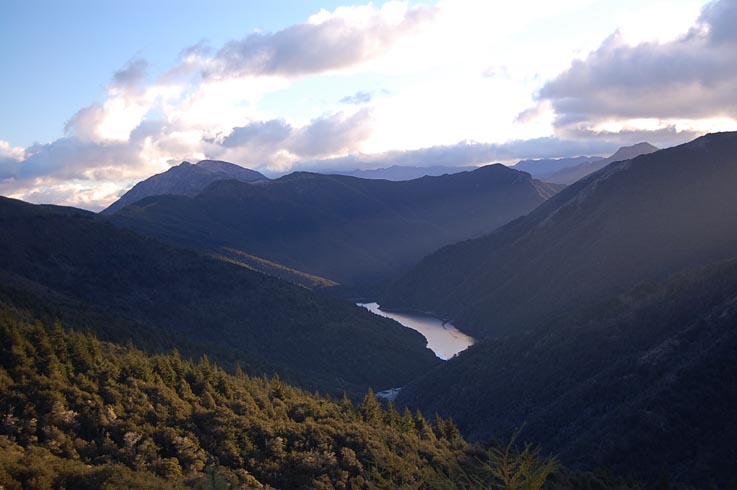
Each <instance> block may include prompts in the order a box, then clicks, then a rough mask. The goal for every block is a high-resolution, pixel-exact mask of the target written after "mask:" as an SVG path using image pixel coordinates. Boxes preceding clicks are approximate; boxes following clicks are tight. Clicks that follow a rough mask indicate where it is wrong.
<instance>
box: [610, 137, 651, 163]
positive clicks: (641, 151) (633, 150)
mask: <svg viewBox="0 0 737 490" xmlns="http://www.w3.org/2000/svg"><path fill="white" fill-rule="evenodd" d="M659 149H660V148H658V147H657V146H654V145H651V144H650V143H648V142H645V141H643V142H641V143H637V144H634V145H630V146H623V147H621V148H620V149H618V150H617V151H615V152H614V154H613V155H611V156H609V157H608V158H605V159H604V160H605V161H609V163H611V162H618V161H621V160H630V159H632V158H635V157H638V156H640V155H647V154H648V153H653V152H655V151H658V150H659Z"/></svg>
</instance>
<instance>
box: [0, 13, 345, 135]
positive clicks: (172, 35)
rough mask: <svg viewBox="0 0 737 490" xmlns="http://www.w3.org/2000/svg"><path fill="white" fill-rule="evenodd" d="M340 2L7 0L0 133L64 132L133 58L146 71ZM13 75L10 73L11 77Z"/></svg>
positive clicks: (0, 56) (0, 42)
mask: <svg viewBox="0 0 737 490" xmlns="http://www.w3.org/2000/svg"><path fill="white" fill-rule="evenodd" d="M340 4H341V2H340V1H319V2H318V1H289V0H269V1H255V0H229V1H223V0H213V1H207V2H205V1H202V0H165V1H164V0H156V1H150V0H149V1H145V0H135V1H113V0H99V1H98V0H71V1H70V0H63V1H58V0H43V1H39V0H22V1H14V0H5V1H3V2H2V3H1V4H0V60H2V66H3V72H5V73H6V76H5V77H3V80H2V82H0V83H1V84H2V88H3V90H2V91H1V92H0V107H2V108H3V117H2V119H0V139H5V140H8V141H12V142H13V144H15V145H19V146H30V145H31V144H32V143H33V142H41V143H47V142H50V141H53V140H54V139H56V138H58V137H59V136H61V134H62V132H63V129H64V123H65V122H66V120H68V119H69V118H70V117H71V116H72V115H73V114H74V113H75V112H77V111H78V110H79V109H80V108H81V107H84V106H86V105H88V104H90V103H91V102H92V101H94V100H96V99H101V98H103V97H104V95H105V91H106V89H107V84H108V82H109V80H110V76H111V74H112V73H113V72H114V71H116V70H118V69H120V68H121V67H122V66H124V65H125V64H126V63H127V62H129V61H130V60H132V59H136V58H144V59H146V60H147V61H148V62H149V64H150V65H151V71H152V72H160V71H164V70H166V69H167V68H168V67H170V66H171V65H172V64H173V63H174V62H175V60H176V59H177V57H178V56H179V54H180V53H181V52H182V51H183V50H184V49H186V48H188V47H189V46H192V45H194V44H197V43H200V42H206V43H209V44H211V45H213V46H220V45H222V44H224V43H225V42H227V41H228V40H231V39H237V38H240V37H243V35H244V34H246V33H248V32H251V31H254V30H263V31H275V30H278V29H280V28H283V27H284V26H287V25H290V24H296V23H299V22H303V21H304V20H305V19H307V18H308V17H309V16H310V15H312V14H314V13H315V12H317V11H319V10H320V9H322V8H325V9H330V10H331V9H333V8H335V7H337V6H339V5H340ZM11 73H12V76H7V74H11Z"/></svg>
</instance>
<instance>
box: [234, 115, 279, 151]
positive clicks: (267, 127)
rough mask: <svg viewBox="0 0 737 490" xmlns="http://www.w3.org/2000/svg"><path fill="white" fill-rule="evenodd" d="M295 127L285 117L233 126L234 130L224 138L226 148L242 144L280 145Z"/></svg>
mask: <svg viewBox="0 0 737 490" xmlns="http://www.w3.org/2000/svg"><path fill="white" fill-rule="evenodd" d="M292 132H293V128H292V127H291V126H290V125H289V124H287V122H286V121H284V120H283V119H272V120H271V121H259V122H254V123H251V124H249V125H248V126H242V127H237V128H233V131H232V132H231V133H230V135H228V137H226V138H225V139H224V140H223V146H225V147H226V148H234V147H242V146H273V145H280V144H282V143H283V142H284V141H286V140H287V139H288V138H289V137H290V136H291V134H292Z"/></svg>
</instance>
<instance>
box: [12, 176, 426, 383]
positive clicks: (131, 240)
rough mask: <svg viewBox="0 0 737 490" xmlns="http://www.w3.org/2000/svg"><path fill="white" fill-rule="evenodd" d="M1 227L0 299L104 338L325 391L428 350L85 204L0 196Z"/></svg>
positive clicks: (393, 371) (393, 377) (397, 373)
mask: <svg viewBox="0 0 737 490" xmlns="http://www.w3.org/2000/svg"><path fill="white" fill-rule="evenodd" d="M231 182H233V183H237V182H236V181H231ZM241 185H248V184H241ZM0 229H2V230H3V238H2V240H0V299H3V298H4V299H5V300H6V301H10V302H11V303H12V304H14V305H20V306H24V307H27V308H31V309H32V310H33V311H38V312H40V313H42V314H44V315H48V316H54V317H60V318H61V319H62V320H71V321H75V322H79V323H81V324H83V325H86V326H88V328H91V329H92V330H93V332H95V333H97V334H98V335H100V336H102V337H103V338H104V339H107V340H113V341H116V342H126V341H132V342H134V343H135V344H136V345H138V346H140V347H142V348H146V349H148V350H152V351H160V350H168V349H172V348H178V349H180V351H182V352H183V353H185V354H188V355H192V356H197V357H198V356H200V355H202V354H207V355H208V356H210V357H211V358H212V359H215V360H217V361H218V362H219V363H220V364H221V365H225V366H229V367H231V368H233V367H234V366H235V365H236V363H240V365H241V367H243V368H244V369H247V370H249V371H250V372H254V373H257V374H261V373H263V372H265V371H270V372H280V373H282V374H283V375H284V376H285V377H286V378H287V379H290V380H292V381H295V382H298V383H300V384H301V385H303V386H305V387H310V388H319V389H320V390H324V391H328V392H330V393H336V392H337V393H340V392H342V391H343V390H346V391H348V392H350V393H356V392H361V391H365V389H366V388H367V387H368V386H374V387H376V388H377V389H385V388H389V387H394V386H400V385H402V384H404V383H406V382H407V381H409V380H410V379H412V378H413V377H415V376H417V375H418V374H419V373H421V372H423V371H425V370H426V369H428V368H430V367H432V366H434V365H435V364H437V363H438V362H439V361H438V359H437V358H436V357H435V356H434V355H433V354H432V352H431V351H430V350H428V349H426V348H425V339H424V338H423V337H422V336H421V335H420V334H418V333H416V332H414V331H412V330H409V329H407V328H404V327H402V326H400V325H399V324H398V323H396V322H394V321H391V320H387V319H385V318H381V317H378V316H376V315H373V314H371V313H369V312H367V311H366V310H364V309H363V308H360V307H357V306H354V305H352V304H349V303H347V302H344V301H339V300H334V299H330V298H327V297H321V296H318V295H316V294H315V293H313V292H311V291H309V290H307V289H305V288H303V287H299V286H295V285H292V284H290V283H287V282H285V281H282V280H279V279H275V278H272V277H269V276H265V275H263V274H260V273H256V272H253V271H250V270H247V269H245V268H243V267H240V266H237V265H233V264H229V263H226V262H223V261H220V260H215V259H211V258H206V257H203V256H200V255H197V254H196V253H194V252H190V251H184V250H179V249H176V248H173V247H171V246H169V245H164V244H162V243H159V242H157V241H155V240H153V239H151V238H146V237H143V236H140V235H137V234H135V233H133V232H131V231H128V230H123V229H118V228H116V227H114V226H113V225H111V224H110V223H109V222H107V221H106V220H105V219H104V217H100V216H98V215H94V214H91V213H88V212H85V211H80V210H76V209H74V208H61V207H54V206H34V205H31V204H27V203H24V202H22V201H16V200H12V199H7V198H1V199H0Z"/></svg>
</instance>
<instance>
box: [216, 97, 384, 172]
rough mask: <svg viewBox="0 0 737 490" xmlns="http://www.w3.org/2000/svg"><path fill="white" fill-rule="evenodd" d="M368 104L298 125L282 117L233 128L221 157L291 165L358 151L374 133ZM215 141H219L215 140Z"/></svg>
mask: <svg viewBox="0 0 737 490" xmlns="http://www.w3.org/2000/svg"><path fill="white" fill-rule="evenodd" d="M371 124H372V116H371V110H370V109H368V108H363V109H360V110H358V111H356V112H354V113H345V112H337V113H334V114H328V115H323V116H321V117H318V118H316V119H313V120H312V121H310V122H309V123H308V124H306V125H304V126H301V127H295V126H292V125H290V124H289V123H287V122H286V121H284V120H282V119H273V120H268V121H257V122H253V123H251V124H248V125H247V126H242V127H236V128H233V131H232V132H231V133H230V134H229V135H228V136H226V137H225V138H223V140H222V142H221V143H220V144H221V146H222V147H223V148H224V149H225V150H224V151H223V153H221V154H220V155H219V158H233V157H237V158H235V159H236V160H238V161H241V162H251V163H250V164H251V165H253V164H254V163H255V164H257V165H266V166H269V167H271V168H272V169H282V170H284V169H288V168H291V164H293V163H294V162H295V161H297V160H299V159H310V158H322V157H326V156H332V155H335V154H340V153H346V152H351V151H356V149H357V148H358V147H359V146H360V144H361V143H362V142H363V141H364V140H365V139H366V138H368V136H369V135H370V133H371ZM212 143H216V142H215V141H212Z"/></svg>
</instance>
